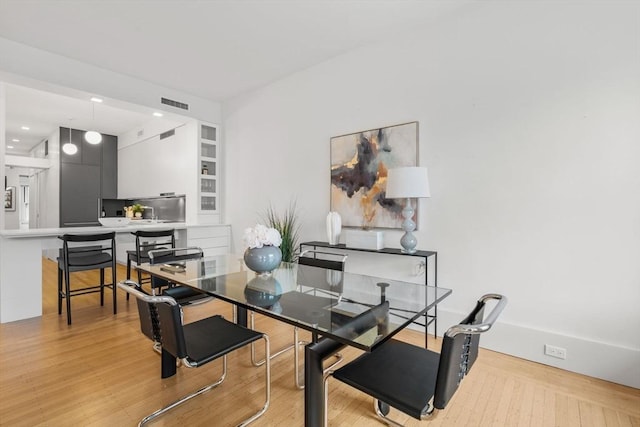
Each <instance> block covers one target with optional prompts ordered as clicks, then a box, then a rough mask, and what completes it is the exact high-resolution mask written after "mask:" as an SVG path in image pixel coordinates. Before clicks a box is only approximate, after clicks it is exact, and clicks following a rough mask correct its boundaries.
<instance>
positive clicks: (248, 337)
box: [183, 316, 263, 366]
mask: <svg viewBox="0 0 640 427" xmlns="http://www.w3.org/2000/svg"><path fill="white" fill-rule="evenodd" d="M183 327H184V338H185V341H186V344H187V357H188V358H189V360H191V361H192V362H194V363H195V364H196V365H197V366H200V365H204V364H205V363H208V362H211V361H212V360H214V359H217V358H218V357H221V356H224V355H225V354H228V353H231V352H232V351H234V350H237V349H239V348H240V347H243V346H245V345H247V344H250V343H252V342H254V341H257V340H259V339H262V337H263V334H261V333H259V332H256V331H253V330H251V329H248V328H245V327H242V326H239V325H236V324H235V323H232V322H229V321H228V320H226V319H224V318H223V317H222V316H213V317H208V318H206V319H202V320H198V321H197V322H193V323H188V324H186V325H184V326H183Z"/></svg>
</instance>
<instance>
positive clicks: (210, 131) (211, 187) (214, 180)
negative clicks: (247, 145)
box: [198, 123, 220, 215]
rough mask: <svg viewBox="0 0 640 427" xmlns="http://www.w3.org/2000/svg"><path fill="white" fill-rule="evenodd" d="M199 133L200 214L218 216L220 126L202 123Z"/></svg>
mask: <svg viewBox="0 0 640 427" xmlns="http://www.w3.org/2000/svg"><path fill="white" fill-rule="evenodd" d="M198 133H199V135H198V137H199V138H198V139H199V144H198V168H199V175H198V177H199V178H198V181H199V185H198V214H200V215H209V214H218V212H219V209H220V198H219V189H220V181H219V176H220V175H219V174H220V170H219V169H220V168H219V166H220V165H219V164H218V160H219V158H220V157H219V156H220V152H219V151H220V147H219V145H218V126H216V125H212V124H207V123H200V126H199V129H198Z"/></svg>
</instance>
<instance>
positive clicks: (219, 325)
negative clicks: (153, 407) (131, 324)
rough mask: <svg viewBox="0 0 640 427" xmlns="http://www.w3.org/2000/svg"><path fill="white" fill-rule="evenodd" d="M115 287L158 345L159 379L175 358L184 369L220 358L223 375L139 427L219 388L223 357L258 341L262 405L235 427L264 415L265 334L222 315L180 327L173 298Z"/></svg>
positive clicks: (268, 380) (267, 368)
mask: <svg viewBox="0 0 640 427" xmlns="http://www.w3.org/2000/svg"><path fill="white" fill-rule="evenodd" d="M118 286H119V287H120V288H122V289H123V290H125V291H126V292H127V293H129V294H131V295H133V296H135V297H136V300H137V303H138V313H139V315H140V329H141V331H142V333H143V334H144V335H146V336H147V337H148V338H149V339H151V340H152V341H158V342H160V344H161V349H162V369H163V378H165V377H167V376H170V375H172V373H171V374H167V375H165V371H164V369H169V368H170V367H172V368H173V371H175V366H176V363H175V360H176V359H179V360H180V361H181V362H182V363H183V364H184V365H185V366H186V367H189V368H198V367H201V366H203V365H205V364H207V363H209V362H211V361H213V360H216V359H218V358H220V357H222V358H223V364H222V366H223V373H222V376H221V377H220V378H219V379H218V380H217V381H216V382H214V383H213V384H210V385H208V386H205V387H203V388H201V389H200V390H197V391H195V392H193V393H191V394H188V395H187V396H184V397H183V398H181V399H179V400H177V401H175V402H173V403H171V404H169V405H167V406H165V407H163V408H161V409H158V410H157V411H155V412H153V413H152V414H150V415H147V416H146V417H144V418H143V419H142V420H141V421H140V423H139V424H138V425H139V426H142V425H145V424H146V423H148V422H149V421H151V420H153V419H155V418H157V417H158V416H160V415H162V414H164V413H166V412H167V411H169V410H171V409H173V408H175V407H176V406H178V405H181V404H183V403H185V402H186V401H188V400H189V399H191V398H193V397H196V396H199V395H200V394H202V393H205V392H207V391H209V390H211V389H213V388H215V387H217V386H218V385H220V384H221V383H222V382H223V381H224V379H225V377H226V374H227V355H228V354H229V353H231V352H233V351H235V350H237V349H239V348H241V347H244V346H245V345H248V344H250V343H253V342H255V341H257V340H259V339H263V340H264V343H265V354H266V360H267V362H266V365H265V404H264V406H263V407H262V408H261V409H260V410H259V411H258V412H256V413H255V414H253V415H252V416H251V417H249V418H248V419H246V420H244V421H242V422H241V423H240V424H239V425H242V426H244V425H247V424H249V423H251V422H252V421H255V420H256V419H257V418H258V417H260V416H261V415H262V414H264V413H265V412H266V410H267V408H268V407H269V400H270V397H271V370H270V369H271V366H270V363H269V360H270V359H269V337H268V336H267V335H265V334H263V333H260V332H257V331H254V330H252V329H248V328H245V327H243V326H239V325H237V324H235V323H232V322H229V321H227V320H225V319H224V318H223V317H222V316H213V317H208V318H206V319H202V320H198V321H196V322H193V323H189V324H186V325H183V324H182V319H181V315H180V306H179V305H178V303H177V302H176V300H175V299H173V298H171V297H170V296H167V295H149V294H147V293H146V292H145V291H144V290H143V289H142V288H141V287H140V286H139V285H138V284H137V283H135V282H133V281H130V280H127V281H124V282H120V283H119V284H118Z"/></svg>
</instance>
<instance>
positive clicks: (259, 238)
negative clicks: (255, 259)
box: [242, 224, 282, 249]
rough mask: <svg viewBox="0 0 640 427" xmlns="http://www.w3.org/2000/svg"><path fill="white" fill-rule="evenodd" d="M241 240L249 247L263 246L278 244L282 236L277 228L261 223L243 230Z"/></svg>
mask: <svg viewBox="0 0 640 427" xmlns="http://www.w3.org/2000/svg"><path fill="white" fill-rule="evenodd" d="M242 240H243V242H244V245H245V246H246V247H247V248H249V249H254V248H261V247H263V246H280V244H281V243H282V237H281V236H280V232H279V231H278V230H276V229H275V228H269V227H267V226H266V225H262V224H256V226H255V227H249V228H247V229H246V230H244V236H243V237H242Z"/></svg>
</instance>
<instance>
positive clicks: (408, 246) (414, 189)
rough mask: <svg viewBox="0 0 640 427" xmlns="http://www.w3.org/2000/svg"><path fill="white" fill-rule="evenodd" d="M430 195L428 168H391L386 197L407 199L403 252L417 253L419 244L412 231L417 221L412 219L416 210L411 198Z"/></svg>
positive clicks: (401, 241) (404, 214)
mask: <svg viewBox="0 0 640 427" xmlns="http://www.w3.org/2000/svg"><path fill="white" fill-rule="evenodd" d="M430 196H431V194H430V192H429V177H428V174H427V168H423V167H417V166H410V167H401V168H393V169H389V171H388V174H387V191H386V195H385V197H386V198H387V199H407V201H406V204H405V206H404V209H403V210H402V217H403V218H404V221H403V222H402V229H403V230H404V235H403V236H402V238H401V239H400V244H401V245H402V252H403V253H407V254H412V253H415V251H416V245H417V244H418V240H417V239H416V238H415V236H414V235H413V233H412V232H413V230H415V229H416V223H415V222H413V219H412V218H413V212H414V210H413V206H412V205H411V199H412V198H424V197H430Z"/></svg>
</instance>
